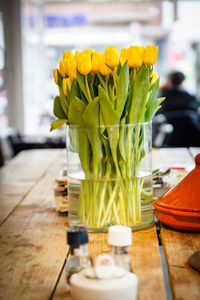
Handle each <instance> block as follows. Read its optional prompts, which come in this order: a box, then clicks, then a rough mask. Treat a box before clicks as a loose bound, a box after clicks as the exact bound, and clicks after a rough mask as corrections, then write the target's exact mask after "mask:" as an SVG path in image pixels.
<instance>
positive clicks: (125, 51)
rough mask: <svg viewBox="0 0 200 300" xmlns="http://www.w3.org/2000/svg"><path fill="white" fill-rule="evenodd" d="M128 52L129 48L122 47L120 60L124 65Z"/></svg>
mask: <svg viewBox="0 0 200 300" xmlns="http://www.w3.org/2000/svg"><path fill="white" fill-rule="evenodd" d="M127 54H128V49H126V48H122V49H121V53H120V62H121V65H122V66H123V65H124V64H125V62H126V60H127Z"/></svg>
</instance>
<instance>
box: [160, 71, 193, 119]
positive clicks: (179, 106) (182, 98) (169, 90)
mask: <svg viewBox="0 0 200 300" xmlns="http://www.w3.org/2000/svg"><path fill="white" fill-rule="evenodd" d="M184 80H185V76H184V74H183V73H182V72H171V73H170V74H169V75H168V80H167V83H166V84H165V85H164V86H163V87H162V88H161V89H160V96H161V97H166V100H165V101H164V102H163V103H162V107H161V109H160V110H159V111H158V113H163V114H165V112H170V111H179V110H192V111H196V112H197V111H198V104H197V101H196V98H195V97H194V96H193V95H190V94H189V93H188V92H187V91H186V90H185V89H184V88H183V82H184Z"/></svg>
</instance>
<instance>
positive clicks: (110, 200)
mask: <svg viewBox="0 0 200 300" xmlns="http://www.w3.org/2000/svg"><path fill="white" fill-rule="evenodd" d="M118 188H119V181H118V182H116V184H115V187H114V189H113V191H112V194H111V196H110V199H109V202H108V205H107V207H106V210H105V213H104V216H103V218H102V221H101V224H100V226H101V227H103V226H104V224H105V221H106V219H107V217H108V214H109V212H110V209H111V206H112V204H113V201H114V199H115V195H116V193H117V190H118Z"/></svg>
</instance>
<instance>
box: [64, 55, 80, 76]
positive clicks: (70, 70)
mask: <svg viewBox="0 0 200 300" xmlns="http://www.w3.org/2000/svg"><path fill="white" fill-rule="evenodd" d="M65 66H66V70H65V72H66V74H67V76H69V78H70V79H71V80H73V79H74V78H75V79H77V70H76V69H77V63H76V60H75V59H74V58H73V59H66V60H65Z"/></svg>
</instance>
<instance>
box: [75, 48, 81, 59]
mask: <svg viewBox="0 0 200 300" xmlns="http://www.w3.org/2000/svg"><path fill="white" fill-rule="evenodd" d="M81 53H82V52H80V51H77V50H76V52H75V56H74V57H75V58H76V59H77V57H78V56H79V55H80V54H81Z"/></svg>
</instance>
